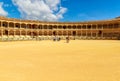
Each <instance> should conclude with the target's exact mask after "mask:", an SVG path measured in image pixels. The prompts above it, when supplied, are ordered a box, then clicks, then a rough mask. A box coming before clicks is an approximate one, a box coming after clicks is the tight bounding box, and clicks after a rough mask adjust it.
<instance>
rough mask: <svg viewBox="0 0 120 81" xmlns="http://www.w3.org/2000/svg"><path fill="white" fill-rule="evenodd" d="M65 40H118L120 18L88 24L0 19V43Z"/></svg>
mask: <svg viewBox="0 0 120 81" xmlns="http://www.w3.org/2000/svg"><path fill="white" fill-rule="evenodd" d="M54 36H57V37H60V38H61V39H65V37H66V36H69V37H70V39H84V40H96V39H97V40H118V39H120V18H119V17H117V18H115V19H111V20H103V21H88V22H87V21H86V22H43V21H34V20H20V19H14V18H6V17H0V41H16V40H51V39H52V37H54Z"/></svg>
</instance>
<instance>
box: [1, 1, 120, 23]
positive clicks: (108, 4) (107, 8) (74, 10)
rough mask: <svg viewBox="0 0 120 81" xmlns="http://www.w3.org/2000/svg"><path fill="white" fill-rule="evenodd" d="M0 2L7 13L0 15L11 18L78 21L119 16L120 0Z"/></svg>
mask: <svg viewBox="0 0 120 81" xmlns="http://www.w3.org/2000/svg"><path fill="white" fill-rule="evenodd" d="M34 1H36V2H34ZM40 1H43V2H40ZM55 1H56V2H55ZM0 3H1V4H2V5H1V8H2V10H4V11H5V12H6V13H7V15H4V14H5V13H1V12H2V11H1V12H0V15H3V16H7V17H11V18H21V19H33V20H34V19H35V20H43V21H70V22H79V21H89V20H104V19H112V18H115V17H117V16H120V0H0ZM20 3H21V4H22V5H20ZM26 3H29V4H26ZM39 5H40V6H39ZM41 5H42V6H41Z"/></svg>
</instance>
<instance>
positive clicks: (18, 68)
mask: <svg viewBox="0 0 120 81" xmlns="http://www.w3.org/2000/svg"><path fill="white" fill-rule="evenodd" d="M0 81H120V41H116V40H112V41H111V40H79V41H78V40H75V41H70V43H65V41H60V42H53V41H21V42H0Z"/></svg>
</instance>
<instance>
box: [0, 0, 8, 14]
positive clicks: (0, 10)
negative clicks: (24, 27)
mask: <svg viewBox="0 0 120 81" xmlns="http://www.w3.org/2000/svg"><path fill="white" fill-rule="evenodd" d="M0 15H1V16H7V15H8V13H7V12H6V11H5V10H4V9H3V2H0Z"/></svg>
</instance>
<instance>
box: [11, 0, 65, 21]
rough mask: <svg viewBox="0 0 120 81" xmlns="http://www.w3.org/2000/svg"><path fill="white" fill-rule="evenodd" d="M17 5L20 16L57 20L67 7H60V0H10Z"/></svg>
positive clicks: (61, 16)
mask: <svg viewBox="0 0 120 81" xmlns="http://www.w3.org/2000/svg"><path fill="white" fill-rule="evenodd" d="M12 2H13V4H14V5H16V6H17V7H18V10H19V11H20V13H21V16H22V18H24V19H34V20H44V21H58V20H59V19H62V18H63V14H64V13H66V11H67V8H64V7H61V0H12Z"/></svg>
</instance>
